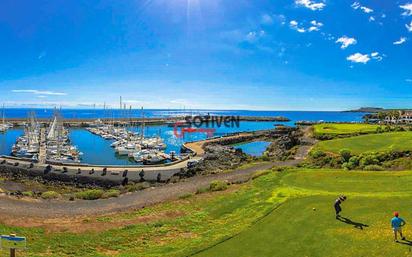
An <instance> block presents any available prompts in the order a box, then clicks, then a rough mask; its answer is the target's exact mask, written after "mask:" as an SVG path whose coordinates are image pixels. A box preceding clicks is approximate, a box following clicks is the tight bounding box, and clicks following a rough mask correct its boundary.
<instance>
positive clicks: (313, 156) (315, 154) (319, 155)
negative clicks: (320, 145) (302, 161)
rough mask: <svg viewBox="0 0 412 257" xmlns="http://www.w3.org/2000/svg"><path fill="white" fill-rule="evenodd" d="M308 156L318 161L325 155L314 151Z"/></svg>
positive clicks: (319, 151)
mask: <svg viewBox="0 0 412 257" xmlns="http://www.w3.org/2000/svg"><path fill="white" fill-rule="evenodd" d="M310 156H311V157H312V158H314V159H319V158H321V157H325V156H326V153H324V152H323V151H321V150H315V151H312V152H310Z"/></svg>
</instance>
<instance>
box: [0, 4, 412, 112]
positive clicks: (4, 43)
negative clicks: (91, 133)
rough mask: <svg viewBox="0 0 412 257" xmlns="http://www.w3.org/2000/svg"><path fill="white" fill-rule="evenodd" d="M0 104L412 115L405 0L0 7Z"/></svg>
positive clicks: (410, 29) (411, 48)
mask: <svg viewBox="0 0 412 257" xmlns="http://www.w3.org/2000/svg"><path fill="white" fill-rule="evenodd" d="M0 57H1V58H0V104H1V103H4V104H5V105H6V106H7V107H29V108H35V107H38V108H45V107H54V106H62V107H63V108H91V107H93V106H97V107H98V108H101V107H103V106H104V105H106V106H108V107H110V108H116V107H118V106H119V97H120V96H122V98H123V103H124V104H126V105H127V106H132V107H133V108H138V107H140V106H144V107H145V108H172V109H181V108H186V109H235V110H347V109H353V108H358V107H361V106H376V107H387V108H412V90H411V89H412V0H400V1H396V0H394V1H382V0H374V1H372V0H368V1H367V0H361V1H349V0H249V1H247V0H133V1H129V0H122V1H114V0H113V1H93V0H76V1H67V0H66V1H62V0H54V1H43V0H36V1H34V0H27V1H16V0H11V1H9V0H3V1H2V3H1V8H0Z"/></svg>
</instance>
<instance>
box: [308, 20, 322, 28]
mask: <svg viewBox="0 0 412 257" xmlns="http://www.w3.org/2000/svg"><path fill="white" fill-rule="evenodd" d="M310 24H312V25H313V26H315V27H322V26H323V23H322V22H318V21H315V20H313V21H311V22H310Z"/></svg>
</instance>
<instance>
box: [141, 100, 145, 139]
mask: <svg viewBox="0 0 412 257" xmlns="http://www.w3.org/2000/svg"><path fill="white" fill-rule="evenodd" d="M144 125H145V124H144V112H143V106H142V136H141V141H143V138H144Z"/></svg>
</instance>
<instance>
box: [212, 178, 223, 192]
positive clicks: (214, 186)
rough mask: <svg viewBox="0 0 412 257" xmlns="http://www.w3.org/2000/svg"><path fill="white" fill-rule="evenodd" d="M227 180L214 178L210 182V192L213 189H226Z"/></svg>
mask: <svg viewBox="0 0 412 257" xmlns="http://www.w3.org/2000/svg"><path fill="white" fill-rule="evenodd" d="M227 187H228V186H227V182H226V181H221V180H215V181H212V182H211V183H210V186H209V190H210V191H212V192H215V191H224V190H226V189H227Z"/></svg>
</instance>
